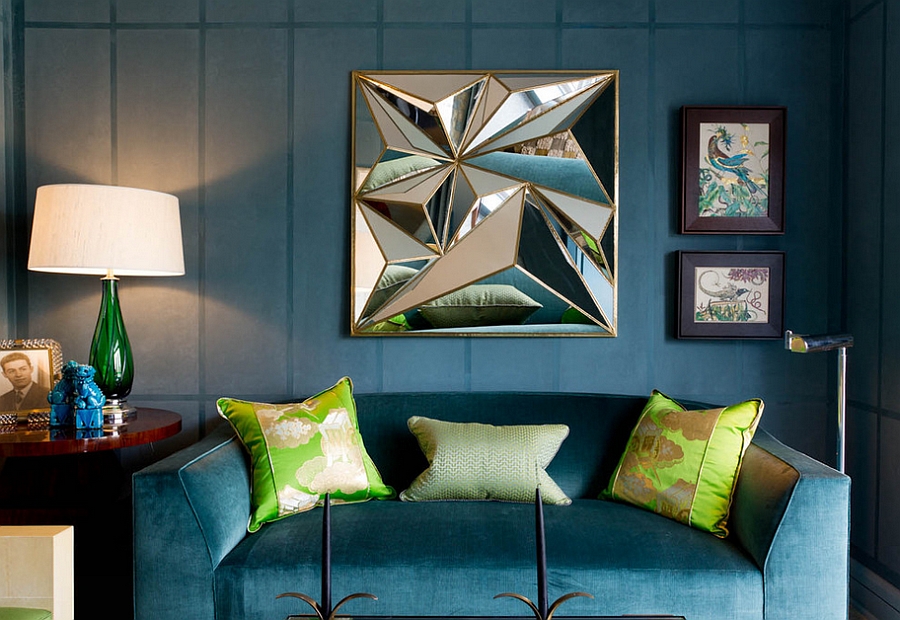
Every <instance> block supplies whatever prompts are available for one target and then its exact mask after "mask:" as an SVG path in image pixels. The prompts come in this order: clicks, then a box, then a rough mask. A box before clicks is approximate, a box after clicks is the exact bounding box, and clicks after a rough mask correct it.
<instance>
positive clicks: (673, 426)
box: [601, 390, 764, 538]
mask: <svg viewBox="0 0 900 620" xmlns="http://www.w3.org/2000/svg"><path fill="white" fill-rule="evenodd" d="M763 407H764V404H763V401H762V400H760V399H752V400H748V401H745V402H742V403H738V404H735V405H731V406H729V407H720V408H717V409H705V410H695V411H689V410H687V409H685V408H684V407H683V406H682V405H680V404H679V403H677V402H676V401H674V400H673V399H671V398H669V397H668V396H666V395H665V394H663V393H661V392H659V391H657V390H654V391H653V394H652V395H651V396H650V399H649V400H648V401H647V404H646V405H645V407H644V410H643V412H642V413H641V416H640V418H639V419H638V422H637V424H636V425H635V427H634V430H633V431H632V433H631V437H630V438H629V440H628V445H627V446H626V448H625V452H624V453H623V454H622V458H621V459H620V460H619V465H618V467H616V470H615V472H613V475H612V478H611V479H610V481H609V486H608V487H607V489H606V490H605V491H604V492H603V494H602V495H601V497H603V498H609V499H616V500H620V501H623V502H628V503H630V504H634V505H635V506H639V507H641V508H645V509H647V510H652V511H654V512H656V513H658V514H661V515H663V516H665V517H668V518H670V519H674V520H676V521H680V522H681V523H684V524H686V525H690V526H691V527H695V528H698V529H701V530H705V531H707V532H711V533H713V534H715V535H716V536H718V537H719V538H725V537H726V536H727V535H728V528H727V521H728V514H729V511H730V509H731V499H732V494H733V493H734V487H735V484H736V483H737V478H738V474H739V473H740V469H741V461H742V459H743V457H744V453H745V452H746V451H747V447H748V446H749V445H750V441H751V440H752V439H753V434H754V433H755V432H756V427H757V425H758V424H759V418H760V416H761V415H762V412H763Z"/></svg>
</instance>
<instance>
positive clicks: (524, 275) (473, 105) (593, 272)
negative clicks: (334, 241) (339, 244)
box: [350, 70, 619, 337]
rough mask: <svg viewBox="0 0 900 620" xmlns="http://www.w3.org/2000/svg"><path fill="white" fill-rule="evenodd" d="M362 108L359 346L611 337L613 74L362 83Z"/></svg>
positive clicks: (361, 78) (353, 312)
mask: <svg viewBox="0 0 900 620" xmlns="http://www.w3.org/2000/svg"><path fill="white" fill-rule="evenodd" d="M351 101H352V106H351V119H352V133H353V137H352V148H351V160H352V161H351V170H350V174H351V190H352V191H351V194H352V200H351V215H350V221H351V239H350V246H351V260H350V264H351V274H350V286H351V291H350V332H351V334H352V335H354V336H371V335H378V336H381V335H390V336H407V335H430V336H605V337H613V336H615V335H616V324H617V315H618V313H617V308H618V226H619V221H618V220H619V218H618V193H619V190H618V177H619V174H618V171H619V155H618V153H619V151H618V145H619V72H618V71H615V70H609V71H442V72H427V73H423V72H413V71H354V72H353V74H352V97H351Z"/></svg>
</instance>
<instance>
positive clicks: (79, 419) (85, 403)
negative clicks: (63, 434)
mask: <svg viewBox="0 0 900 620" xmlns="http://www.w3.org/2000/svg"><path fill="white" fill-rule="evenodd" d="M95 372H96V371H95V370H94V368H93V366H88V365H87V364H78V366H77V367H76V368H75V371H74V373H73V376H72V385H73V398H72V404H73V405H74V406H75V428H76V429H78V430H85V429H100V428H103V405H105V404H106V396H104V395H103V392H101V391H100V388H99V387H97V384H96V383H94V373H95Z"/></svg>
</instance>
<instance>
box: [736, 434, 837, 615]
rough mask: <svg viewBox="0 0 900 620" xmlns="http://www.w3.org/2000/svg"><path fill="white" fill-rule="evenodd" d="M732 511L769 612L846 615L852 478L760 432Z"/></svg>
mask: <svg viewBox="0 0 900 620" xmlns="http://www.w3.org/2000/svg"><path fill="white" fill-rule="evenodd" d="M731 515H732V518H731V527H732V532H733V534H734V536H736V537H737V539H738V540H739V541H740V543H741V544H742V545H743V547H744V548H745V549H746V550H747V551H748V552H749V553H750V555H751V556H752V557H753V559H754V560H755V561H756V563H757V564H758V565H759V566H760V568H761V569H762V571H763V583H764V588H765V617H766V618H767V619H772V620H782V619H783V620H804V619H809V620H829V619H833V620H845V619H846V617H847V605H848V596H849V589H848V582H849V547H850V478H848V477H847V476H845V475H844V474H841V473H839V472H837V471H835V470H834V469H832V468H830V467H828V466H826V465H823V464H822V463H820V462H818V461H816V460H814V459H812V458H810V457H808V456H806V455H805V454H802V453H800V452H797V451H796V450H793V449H791V448H789V447H787V446H785V445H784V444H782V443H780V442H779V441H777V440H776V439H774V438H773V437H772V436H771V435H769V434H768V433H766V432H764V431H758V432H757V434H756V437H755V438H754V440H753V443H752V444H751V446H750V448H749V449H748V450H747V454H746V455H745V457H744V461H743V465H742V466H741V474H740V477H739V478H738V484H737V489H736V491H735V499H734V505H733V506H732V512H731Z"/></svg>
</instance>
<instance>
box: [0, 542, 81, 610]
mask: <svg viewBox="0 0 900 620" xmlns="http://www.w3.org/2000/svg"><path fill="white" fill-rule="evenodd" d="M0 607H28V608H31V609H46V610H49V611H52V612H53V618H54V620H73V619H74V617H75V528H73V527H72V526H71V525H8V526H0Z"/></svg>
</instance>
